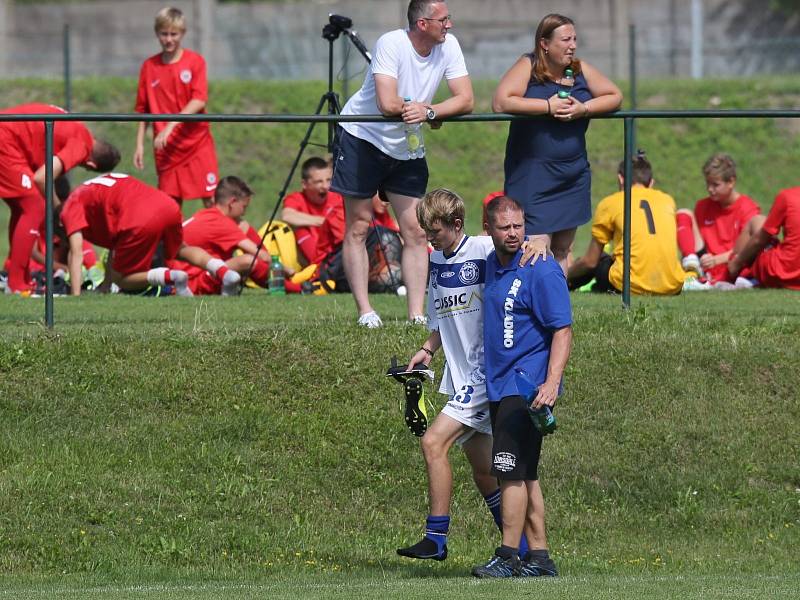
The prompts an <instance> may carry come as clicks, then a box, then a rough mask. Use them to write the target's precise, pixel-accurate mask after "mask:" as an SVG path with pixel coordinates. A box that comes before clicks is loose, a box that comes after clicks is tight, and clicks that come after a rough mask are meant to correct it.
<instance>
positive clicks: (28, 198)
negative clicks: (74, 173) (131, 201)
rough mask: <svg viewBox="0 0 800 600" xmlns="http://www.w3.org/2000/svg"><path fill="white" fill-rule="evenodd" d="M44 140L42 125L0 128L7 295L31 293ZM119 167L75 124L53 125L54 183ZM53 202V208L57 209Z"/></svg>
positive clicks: (43, 108) (106, 148)
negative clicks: (81, 171) (78, 169)
mask: <svg viewBox="0 0 800 600" xmlns="http://www.w3.org/2000/svg"><path fill="white" fill-rule="evenodd" d="M0 112H3V113H7V114H14V113H17V114H63V113H65V112H66V111H65V110H64V109H62V108H59V107H57V106H51V105H49V104H38V103H32V104H23V105H20V106H13V107H11V108H7V109H4V110H2V111H0ZM44 146H45V136H44V123H43V122H42V121H4V122H0V197H2V198H3V200H4V201H5V203H6V204H8V207H9V208H10V209H11V219H10V221H9V224H8V237H9V242H10V247H9V254H8V259H7V261H6V265H5V266H6V270H7V271H8V282H7V284H6V293H20V294H29V293H31V291H32V289H33V283H32V282H31V278H30V269H29V262H30V258H31V251H32V250H33V247H34V244H35V243H36V239H37V237H38V236H39V230H40V228H41V226H42V225H43V223H44V216H45V155H44V154H45V147H44ZM118 162H119V151H118V150H117V149H116V148H115V147H114V146H112V145H111V144H109V143H107V142H104V141H102V140H98V139H96V138H94V137H93V136H92V134H91V132H90V131H89V130H88V129H87V128H86V126H85V125H84V124H83V123H81V122H78V121H62V122H58V123H55V126H54V129H53V177H54V178H55V180H56V182H58V181H60V177H59V176H60V175H63V174H65V173H67V172H68V171H69V170H70V169H72V168H73V167H75V166H77V165H81V166H82V167H84V168H86V169H89V170H92V171H109V170H111V169H113V168H114V167H115V166H116V165H117V163H118ZM58 202H59V199H58V197H56V198H55V203H56V204H58Z"/></svg>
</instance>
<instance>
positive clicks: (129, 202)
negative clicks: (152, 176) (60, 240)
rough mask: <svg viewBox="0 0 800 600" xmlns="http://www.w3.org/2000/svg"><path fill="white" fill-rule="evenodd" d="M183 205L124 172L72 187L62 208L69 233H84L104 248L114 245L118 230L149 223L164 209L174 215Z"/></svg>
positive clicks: (135, 227) (62, 219) (63, 218)
mask: <svg viewBox="0 0 800 600" xmlns="http://www.w3.org/2000/svg"><path fill="white" fill-rule="evenodd" d="M176 209H177V210H178V213H180V209H179V208H178V205H177V204H176V203H175V201H174V200H173V199H172V198H170V197H169V196H167V195H166V194H164V193H163V192H160V191H159V190H157V189H155V188H153V187H150V186H149V185H147V184H146V183H144V182H142V181H139V180H138V179H136V178H135V177H131V176H129V175H123V174H121V173H108V174H107V175H101V176H99V177H95V178H94V179H89V180H88V181H85V182H84V183H82V184H81V185H80V186H78V187H77V188H76V189H75V191H73V192H72V193H71V194H70V196H69V198H68V199H67V201H66V203H65V204H64V208H63V210H62V211H61V222H62V223H63V224H64V229H65V230H66V233H67V236H70V235H71V234H73V233H75V232H76V231H80V230H82V231H83V237H84V238H85V239H86V240H88V241H89V242H91V243H93V244H97V245H98V246H102V247H103V248H113V247H114V245H115V241H116V238H117V236H118V235H119V233H120V232H121V231H123V230H136V229H139V228H142V226H147V225H149V223H151V222H152V221H153V220H154V219H155V218H157V217H158V215H160V214H161V213H164V214H165V215H168V216H169V218H170V219H171V218H172V216H173V213H175V210H176Z"/></svg>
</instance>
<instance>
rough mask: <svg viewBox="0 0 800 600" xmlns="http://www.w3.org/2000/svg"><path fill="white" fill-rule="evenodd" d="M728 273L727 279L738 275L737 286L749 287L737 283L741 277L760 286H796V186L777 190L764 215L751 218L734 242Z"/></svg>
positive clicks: (799, 194)
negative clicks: (781, 234) (734, 246)
mask: <svg viewBox="0 0 800 600" xmlns="http://www.w3.org/2000/svg"><path fill="white" fill-rule="evenodd" d="M781 229H783V239H782V240H780V241H779V240H778V239H777V236H778V234H780V232H781ZM747 265H750V266H749V267H748V266H747ZM728 273H729V276H730V279H733V278H736V276H737V275H738V276H739V278H738V279H736V282H737V287H749V286H748V285H747V284H744V285H740V282H741V281H742V279H744V280H745V281H747V280H749V282H750V283H751V284H758V285H761V286H763V287H769V288H788V289H790V290H800V187H794V188H790V189H787V190H782V191H780V192H779V193H778V195H777V196H776V197H775V203H774V204H773V205H772V208H770V210H769V214H768V215H767V216H766V217H764V216H762V215H758V216H755V217H753V219H751V221H750V223H749V224H748V225H747V227H746V228H745V230H744V231H743V232H742V235H741V236H740V237H739V239H738V240H737V242H736V248H735V254H734V255H733V256H732V257H731V258H730V260H729V261H728Z"/></svg>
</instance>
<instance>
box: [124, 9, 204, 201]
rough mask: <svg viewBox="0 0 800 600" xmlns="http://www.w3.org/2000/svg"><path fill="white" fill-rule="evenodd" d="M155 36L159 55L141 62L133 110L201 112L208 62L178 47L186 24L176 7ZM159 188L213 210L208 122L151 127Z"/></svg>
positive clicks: (139, 139) (164, 13) (140, 134)
mask: <svg viewBox="0 0 800 600" xmlns="http://www.w3.org/2000/svg"><path fill="white" fill-rule="evenodd" d="M155 32H156V36H157V37H158V42H159V44H161V52H159V53H158V54H156V55H154V56H151V57H150V58H148V59H147V60H146V61H144V63H143V64H142V68H141V71H140V72H139V89H138V93H137V96H136V107H135V110H136V112H138V113H150V114H165V113H171V114H176V113H180V114H185V115H193V114H197V113H204V112H205V108H206V102H207V101H208V81H207V79H206V62H205V59H203V57H202V56H201V55H200V54H198V53H197V52H193V51H192V50H189V49H188V48H183V47H181V41H182V40H183V36H184V34H185V33H186V20H185V19H184V16H183V13H182V12H181V11H180V10H178V9H177V8H170V7H168V8H163V9H161V10H160V11H159V12H158V14H157V15H156V21H155ZM146 129H147V123H144V122H143V123H139V129H138V131H137V132H136V151H135V153H134V156H133V164H134V166H135V167H136V168H137V169H143V168H144V134H145V130H146ZM153 134H154V139H153V149H154V152H155V161H156V171H157V173H158V189H160V190H161V191H163V192H165V193H166V194H168V195H170V196H172V197H173V198H175V200H177V201H178V204H182V203H183V201H184V200H192V199H197V198H200V199H202V200H203V203H204V204H205V206H206V207H209V206H211V204H212V198H213V196H214V190H215V189H216V187H217V180H218V178H219V173H218V169H217V154H216V150H215V149H214V138H213V137H211V127H210V126H209V124H208V123H200V122H193V123H179V122H177V121H170V122H168V123H165V122H155V123H153Z"/></svg>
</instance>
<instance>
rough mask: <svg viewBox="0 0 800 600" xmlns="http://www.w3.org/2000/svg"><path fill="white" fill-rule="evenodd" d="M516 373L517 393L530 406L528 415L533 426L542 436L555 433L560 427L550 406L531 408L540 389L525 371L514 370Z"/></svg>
mask: <svg viewBox="0 0 800 600" xmlns="http://www.w3.org/2000/svg"><path fill="white" fill-rule="evenodd" d="M514 371H515V372H516V375H515V381H516V384H517V391H518V392H519V395H520V396H522V398H523V400H525V402H527V404H528V414H529V416H530V418H531V421H533V426H534V427H536V429H538V430H539V433H541V434H542V435H548V434H550V433H553V432H554V431H555V430H556V427H558V424H557V423H556V417H555V415H554V414H553V411H551V410H550V407H549V406H542V407H541V408H533V407H532V406H531V404H532V403H533V399H534V398H535V397H536V393H537V392H538V388H537V386H536V385H535V384H534V383H533V381H532V380H531V378H530V376H529V375H528V374H527V373H526V372H525V370H524V369H514Z"/></svg>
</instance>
